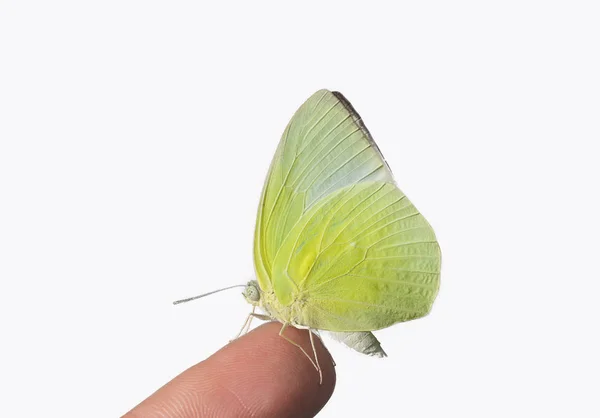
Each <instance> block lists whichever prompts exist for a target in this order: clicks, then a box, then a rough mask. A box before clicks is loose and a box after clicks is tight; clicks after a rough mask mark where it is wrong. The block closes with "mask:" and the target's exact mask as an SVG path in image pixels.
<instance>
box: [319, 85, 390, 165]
mask: <svg viewBox="0 0 600 418" xmlns="http://www.w3.org/2000/svg"><path fill="white" fill-rule="evenodd" d="M331 94H333V95H334V96H335V98H336V99H338V100H339V101H340V103H342V105H344V107H345V108H346V110H348V112H349V113H350V114H351V115H352V118H353V119H354V123H356V124H357V125H358V127H359V128H360V130H361V131H362V132H363V133H364V134H365V136H366V137H367V140H368V141H369V143H370V144H371V146H372V147H373V148H375V150H376V151H377V152H378V153H379V155H380V156H381V159H382V160H383V163H384V164H385V165H386V167H387V169H388V170H389V172H390V173H391V172H392V170H391V169H390V166H389V165H388V163H387V161H386V160H385V157H384V156H383V154H382V152H381V150H380V149H379V146H378V145H377V143H376V142H375V140H374V139H373V135H371V132H369V130H368V129H367V125H365V123H364V122H363V120H362V117H361V116H360V115H359V113H358V112H357V111H356V109H355V108H354V106H352V103H350V101H349V100H348V99H346V97H345V96H344V95H343V94H342V93H340V92H339V91H332V92H331Z"/></svg>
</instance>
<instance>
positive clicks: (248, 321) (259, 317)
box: [229, 307, 271, 342]
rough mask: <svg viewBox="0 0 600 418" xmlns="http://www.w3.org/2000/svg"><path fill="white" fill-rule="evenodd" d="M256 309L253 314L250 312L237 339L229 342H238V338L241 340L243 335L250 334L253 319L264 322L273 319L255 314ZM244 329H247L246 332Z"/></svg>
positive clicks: (253, 308)
mask: <svg viewBox="0 0 600 418" xmlns="http://www.w3.org/2000/svg"><path fill="white" fill-rule="evenodd" d="M255 309H256V308H255V307H252V312H250V313H249V314H248V316H247V317H246V320H245V321H244V325H242V329H241V330H240V332H238V334H237V335H236V336H235V338H234V339H233V340H229V342H231V341H234V340H237V339H238V338H240V336H241V335H243V334H245V333H246V332H248V331H249V330H250V325H251V324H252V319H253V318H258V319H261V320H263V321H269V320H270V319H271V317H270V316H267V315H261V314H257V313H254V310H255ZM244 328H245V329H246V330H245V331H244Z"/></svg>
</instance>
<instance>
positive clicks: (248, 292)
mask: <svg viewBox="0 0 600 418" xmlns="http://www.w3.org/2000/svg"><path fill="white" fill-rule="evenodd" d="M260 293H261V292H260V287H259V286H258V282H257V281H256V280H250V281H249V282H248V283H247V284H246V287H245V288H244V291H243V292H242V295H244V298H245V299H246V301H247V302H248V303H249V304H251V305H254V306H257V305H259V304H260Z"/></svg>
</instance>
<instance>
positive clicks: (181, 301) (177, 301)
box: [173, 284, 246, 305]
mask: <svg viewBox="0 0 600 418" xmlns="http://www.w3.org/2000/svg"><path fill="white" fill-rule="evenodd" d="M234 287H246V285H245V284H236V285H234V286H229V287H224V288H223V289H218V290H213V291H212V292H208V293H204V294H203V295H198V296H194V297H191V298H187V299H181V300H176V301H175V302H173V305H179V304H180V303H185V302H189V301H192V300H196V299H200V298H203V297H204V296H208V295H212V294H213V293H218V292H222V291H223V290H229V289H233V288H234Z"/></svg>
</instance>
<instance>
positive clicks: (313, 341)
mask: <svg viewBox="0 0 600 418" xmlns="http://www.w3.org/2000/svg"><path fill="white" fill-rule="evenodd" d="M308 335H309V336H310V345H311V346H312V349H313V354H314V355H315V363H317V370H318V371H319V385H322V384H323V372H322V371H321V365H320V364H319V356H317V349H316V348H315V340H314V339H313V332H312V330H311V329H310V328H309V329H308Z"/></svg>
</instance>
